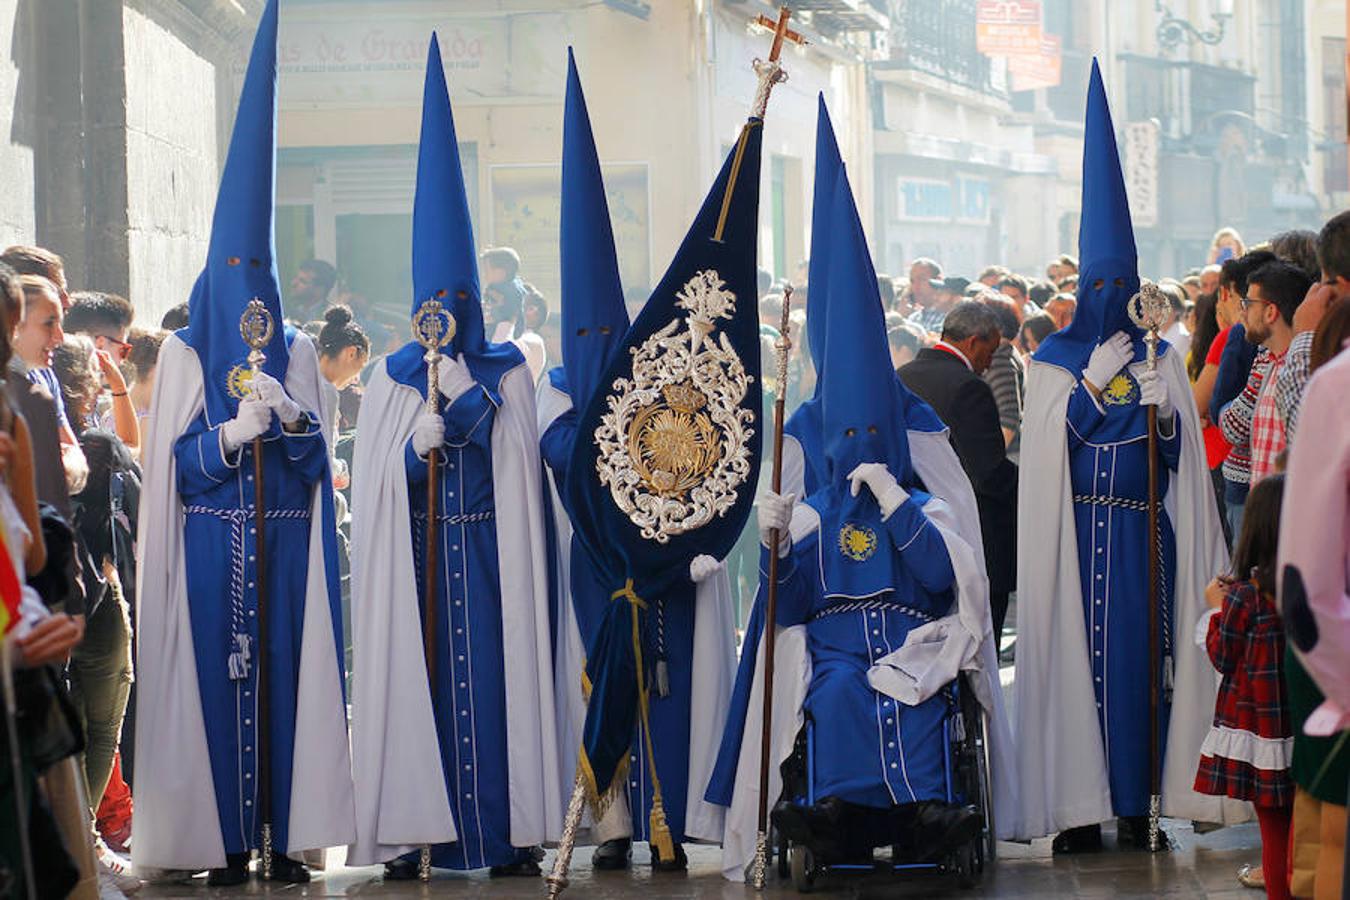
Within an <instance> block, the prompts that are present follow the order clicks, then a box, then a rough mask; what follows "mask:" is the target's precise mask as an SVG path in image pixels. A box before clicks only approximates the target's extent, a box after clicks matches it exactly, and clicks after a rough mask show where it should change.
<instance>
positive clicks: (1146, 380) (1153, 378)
mask: <svg viewBox="0 0 1350 900" xmlns="http://www.w3.org/2000/svg"><path fill="white" fill-rule="evenodd" d="M1135 380H1136V381H1138V382H1139V405H1140V406H1156V407H1158V419H1159V420H1160V421H1161V422H1162V423H1164V425H1166V424H1169V423H1170V422H1171V421H1172V413H1173V412H1175V410H1174V409H1173V408H1172V398H1171V397H1169V396H1168V395H1167V382H1165V381H1163V380H1162V376H1161V375H1159V374H1158V373H1157V372H1151V371H1149V370H1148V369H1145V370H1144V371H1142V372H1140V373H1139V375H1138V377H1137V378H1136V379H1135Z"/></svg>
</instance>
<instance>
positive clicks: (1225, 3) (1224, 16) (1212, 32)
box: [1154, 0, 1233, 50]
mask: <svg viewBox="0 0 1350 900" xmlns="http://www.w3.org/2000/svg"><path fill="white" fill-rule="evenodd" d="M1154 9H1155V10H1156V11H1157V12H1160V13H1162V21H1160V22H1159V23H1158V46H1160V47H1161V48H1162V49H1163V50H1172V49H1175V48H1176V47H1178V46H1180V45H1181V44H1194V43H1196V42H1199V43H1201V44H1209V45H1214V44H1217V43H1219V41H1221V40H1223V35H1224V29H1225V27H1226V26H1227V25H1228V20H1229V19H1231V18H1232V17H1233V0H1215V4H1214V11H1213V12H1212V13H1210V17H1211V18H1213V19H1214V27H1212V28H1210V29H1208V30H1206V31H1201V30H1200V29H1199V28H1196V27H1195V26H1194V25H1192V24H1191V23H1190V22H1189V21H1187V20H1186V19H1182V18H1179V17H1177V16H1174V15H1172V10H1171V8H1170V7H1168V6H1167V5H1165V4H1164V3H1163V0H1156V2H1155V4H1154Z"/></svg>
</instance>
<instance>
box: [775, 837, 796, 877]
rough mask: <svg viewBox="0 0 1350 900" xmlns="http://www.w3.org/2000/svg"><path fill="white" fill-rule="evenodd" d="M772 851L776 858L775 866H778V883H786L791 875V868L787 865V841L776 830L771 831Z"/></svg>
mask: <svg viewBox="0 0 1350 900" xmlns="http://www.w3.org/2000/svg"><path fill="white" fill-rule="evenodd" d="M773 840H774V850H775V854H774V855H775V856H777V857H778V858H777V861H776V865H777V866H778V878H779V880H780V881H786V880H787V879H788V878H789V877H790V876H791V874H792V868H791V866H789V865H788V847H789V845H788V839H787V838H786V837H784V836H783V835H782V834H780V833H779V831H778V829H776V828H775V829H774V830H773Z"/></svg>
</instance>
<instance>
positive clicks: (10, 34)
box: [0, 0, 36, 248]
mask: <svg viewBox="0 0 1350 900" xmlns="http://www.w3.org/2000/svg"><path fill="white" fill-rule="evenodd" d="M21 5H26V4H22V3H21V2H20V0H0V248H3V247H8V246H9V245H11V244H15V243H18V242H20V241H29V240H32V238H33V232H34V228H35V221H34V213H35V203H36V201H35V199H34V196H33V189H34V180H33V115H34V110H33V101H32V92H31V90H29V87H28V84H27V83H26V81H25V79H26V77H27V73H26V72H25V68H26V66H25V62H26V61H27V59H28V58H30V56H31V53H32V48H31V45H30V42H29V41H27V40H26V39H25V31H26V30H27V28H28V25H29V23H28V21H27V17H26V16H20V14H19V12H20V6H21Z"/></svg>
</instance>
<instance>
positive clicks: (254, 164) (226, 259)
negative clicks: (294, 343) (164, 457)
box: [181, 0, 290, 425]
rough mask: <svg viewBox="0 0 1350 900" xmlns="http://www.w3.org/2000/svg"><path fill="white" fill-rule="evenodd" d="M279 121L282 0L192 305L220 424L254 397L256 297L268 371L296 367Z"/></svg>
mask: <svg viewBox="0 0 1350 900" xmlns="http://www.w3.org/2000/svg"><path fill="white" fill-rule="evenodd" d="M276 120H277V0H269V2H268V4H267V7H266V8H265V9H264V10H263V14H262V19H261V20H260V21H259V22H258V31H257V34H256V35H255V36H254V38H253V51H252V53H251V55H250V56H249V61H248V70H247V72H246V74H245V75H244V87H243V91H242V92H241V93H240V96H239V110H238V113H237V114H236V116H235V121H234V133H233V134H232V135H231V137H230V149H229V153H228V155H227V156H226V158H225V168H224V170H223V171H222V173H221V177H220V191H219V193H218V194H217V196H216V209H215V214H214V215H213V217H212V219H211V240H210V243H209V245H208V247H207V255H206V268H205V269H204V270H203V271H202V274H201V275H200V276H199V277H198V278H197V282H196V284H195V285H194V286H193V288H192V294H191V296H190V297H189V300H188V311H189V312H188V314H189V322H190V324H189V326H188V327H187V328H186V329H185V330H184V331H183V332H181V336H182V338H183V340H184V341H185V342H186V343H187V344H188V345H189V346H191V347H192V349H193V350H194V351H196V353H197V358H198V360H199V361H200V363H201V367H202V378H203V381H204V389H205V403H206V418H207V421H208V422H209V423H211V424H212V425H218V424H220V423H221V422H224V421H225V420H227V419H230V418H232V417H233V416H234V414H235V412H236V411H237V410H238V408H239V401H240V400H241V399H243V397H245V396H247V393H248V370H249V366H248V354H249V347H248V345H247V344H246V343H244V339H243V337H242V336H241V335H240V333H239V318H240V316H241V315H242V314H243V312H244V309H245V308H246V307H247V306H248V303H249V301H250V300H252V299H253V298H255V297H256V298H258V299H259V300H261V301H262V302H263V303H264V304H265V305H266V307H267V310H268V312H269V313H271V316H272V322H273V331H272V339H271V341H270V342H269V343H268V345H267V346H266V347H265V348H264V349H263V352H264V353H265V354H266V355H267V362H266V363H265V364H264V365H263V370H264V371H266V372H267V373H268V374H269V375H271V376H272V377H274V378H276V379H277V380H278V381H285V379H286V368H287V365H288V363H289V361H290V359H289V353H288V351H287V338H286V333H285V329H284V327H283V323H282V313H281V289H280V282H279V279H278V277H277V266H276V252H275V240H274V235H273V232H274V222H273V219H274V201H275V196H276Z"/></svg>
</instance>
